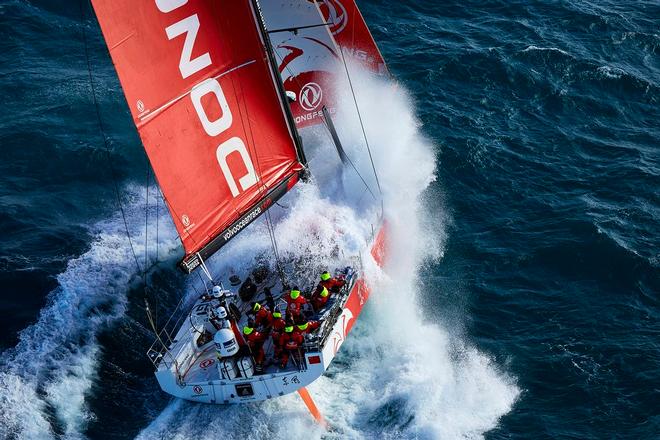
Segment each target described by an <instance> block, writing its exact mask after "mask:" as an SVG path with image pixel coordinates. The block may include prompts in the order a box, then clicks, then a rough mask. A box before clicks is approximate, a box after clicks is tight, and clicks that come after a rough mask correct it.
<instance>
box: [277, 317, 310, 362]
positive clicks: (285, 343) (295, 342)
mask: <svg viewBox="0 0 660 440" xmlns="http://www.w3.org/2000/svg"><path fill="white" fill-rule="evenodd" d="M294 328H295V326H294V325H293V323H291V322H289V323H287V326H286V327H284V332H283V333H282V334H281V336H280V340H279V341H278V347H279V353H278V354H279V356H278V357H279V361H280V368H281V369H284V368H286V365H287V363H288V362H289V356H291V354H292V353H294V354H298V353H299V349H300V347H301V346H302V344H303V342H305V338H304V337H303V335H302V334H301V333H300V332H295V331H293V330H294Z"/></svg>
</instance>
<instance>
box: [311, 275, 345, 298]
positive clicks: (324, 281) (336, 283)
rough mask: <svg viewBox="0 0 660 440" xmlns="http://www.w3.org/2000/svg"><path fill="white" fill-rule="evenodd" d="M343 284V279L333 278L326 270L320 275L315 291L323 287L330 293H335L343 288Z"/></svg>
mask: <svg viewBox="0 0 660 440" xmlns="http://www.w3.org/2000/svg"><path fill="white" fill-rule="evenodd" d="M344 284H346V280H345V279H343V278H333V277H332V275H330V272H328V271H327V270H326V271H324V272H323V273H322V274H321V281H320V282H319V285H318V287H317V288H316V290H319V289H321V288H323V287H325V288H326V289H328V291H329V292H330V293H337V292H339V290H341V288H342V287H344Z"/></svg>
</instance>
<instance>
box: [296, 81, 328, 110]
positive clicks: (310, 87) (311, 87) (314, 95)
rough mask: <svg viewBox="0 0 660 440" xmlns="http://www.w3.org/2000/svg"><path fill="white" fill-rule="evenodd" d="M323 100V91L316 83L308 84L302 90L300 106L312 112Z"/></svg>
mask: <svg viewBox="0 0 660 440" xmlns="http://www.w3.org/2000/svg"><path fill="white" fill-rule="evenodd" d="M322 100H323V89H321V86H320V85H318V84H316V83H315V82H310V83H307V84H305V85H304V86H303V88H302V89H301V90H300V106H301V107H302V108H304V109H305V110H307V111H308V112H311V111H312V110H315V109H316V108H317V107H318V106H319V105H320V104H321V101H322Z"/></svg>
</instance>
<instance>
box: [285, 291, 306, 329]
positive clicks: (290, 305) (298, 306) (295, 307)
mask: <svg viewBox="0 0 660 440" xmlns="http://www.w3.org/2000/svg"><path fill="white" fill-rule="evenodd" d="M284 300H285V301H286V303H287V310H288V312H289V313H290V314H291V316H292V317H293V319H294V321H298V320H299V319H300V314H301V311H302V307H303V306H304V305H305V304H307V299H305V297H304V296H302V295H301V294H300V290H299V289H298V288H297V287H294V288H293V289H291V290H290V291H289V294H288V295H285V297H284Z"/></svg>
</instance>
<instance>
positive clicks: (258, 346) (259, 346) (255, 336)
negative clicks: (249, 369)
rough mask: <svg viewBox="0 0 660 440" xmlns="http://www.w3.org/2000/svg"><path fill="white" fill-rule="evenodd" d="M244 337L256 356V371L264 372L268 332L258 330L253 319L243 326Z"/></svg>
mask: <svg viewBox="0 0 660 440" xmlns="http://www.w3.org/2000/svg"><path fill="white" fill-rule="evenodd" d="M243 338H244V339H245V342H247V345H248V347H250V351H251V352H252V356H253V357H254V363H255V371H256V372H257V373H261V372H263V365H264V358H265V357H266V354H265V353H264V342H266V334H264V333H262V332H260V331H258V330H257V329H256V328H255V323H254V321H253V320H249V321H248V323H247V325H246V326H245V327H243Z"/></svg>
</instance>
